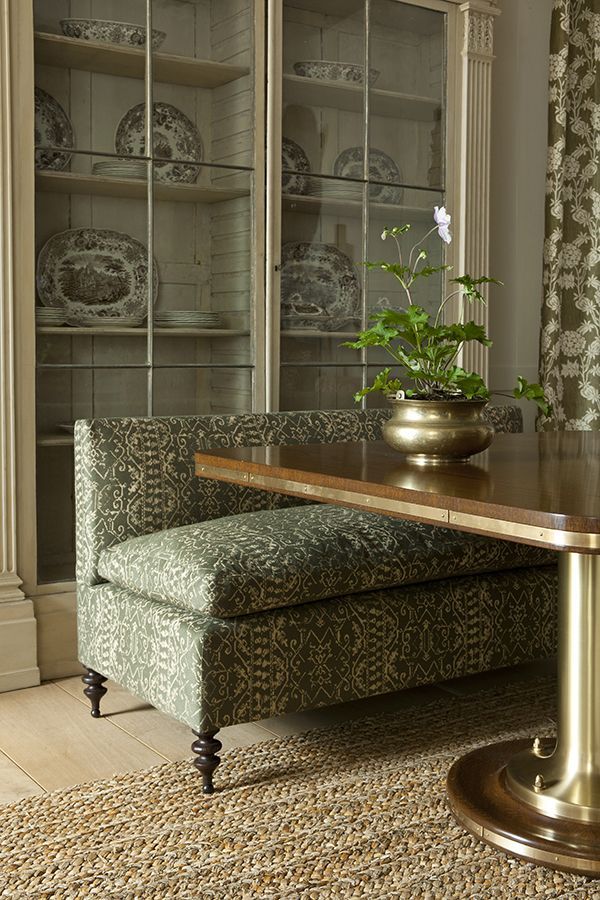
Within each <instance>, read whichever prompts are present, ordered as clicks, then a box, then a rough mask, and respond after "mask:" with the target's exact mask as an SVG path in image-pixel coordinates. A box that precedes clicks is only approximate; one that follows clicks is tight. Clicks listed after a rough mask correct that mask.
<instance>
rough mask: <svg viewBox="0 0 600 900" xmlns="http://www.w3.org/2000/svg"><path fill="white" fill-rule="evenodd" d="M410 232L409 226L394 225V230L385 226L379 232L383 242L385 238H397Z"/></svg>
mask: <svg viewBox="0 0 600 900" xmlns="http://www.w3.org/2000/svg"><path fill="white" fill-rule="evenodd" d="M407 231H410V225H396V226H395V227H394V228H388V227H387V225H386V227H385V228H384V229H383V231H382V232H381V239H382V240H383V241H384V240H385V238H386V237H398V235H400V234H406V232H407Z"/></svg>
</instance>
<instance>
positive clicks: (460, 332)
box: [440, 320, 492, 347]
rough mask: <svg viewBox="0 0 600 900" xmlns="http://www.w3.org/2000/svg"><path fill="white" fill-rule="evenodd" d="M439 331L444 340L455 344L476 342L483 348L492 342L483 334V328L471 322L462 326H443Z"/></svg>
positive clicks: (489, 345)
mask: <svg viewBox="0 0 600 900" xmlns="http://www.w3.org/2000/svg"><path fill="white" fill-rule="evenodd" d="M440 331H443V332H444V337H445V338H446V340H450V341H454V342H455V343H456V344H463V343H465V342H466V341H477V342H478V343H479V344H483V346H484V347H491V346H492V342H491V341H490V339H489V338H488V336H487V334H486V333H485V326H483V325H480V324H478V323H477V322H473V321H472V320H471V321H469V322H465V323H464V324H460V323H455V324H453V325H443V326H441V329H440ZM441 336H442V335H441V334H440V337H441Z"/></svg>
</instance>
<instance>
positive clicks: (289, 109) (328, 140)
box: [282, 0, 365, 184]
mask: <svg viewBox="0 0 600 900" xmlns="http://www.w3.org/2000/svg"><path fill="white" fill-rule="evenodd" d="M283 12H284V30H283V72H284V75H283V148H282V152H283V157H282V161H283V170H284V173H289V172H296V171H301V172H302V171H308V172H317V173H323V174H327V175H333V174H338V172H337V171H336V168H338V167H339V166H340V162H339V161H338V158H339V157H340V154H341V153H342V151H347V149H348V148H356V147H358V148H360V147H363V146H364V139H365V129H364V105H365V98H364V63H365V4H364V2H363V0H336V2H335V3H334V2H319V0H285V2H284V10H283ZM342 174H343V173H342ZM284 184H285V181H284Z"/></svg>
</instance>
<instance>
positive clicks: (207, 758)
mask: <svg viewBox="0 0 600 900" xmlns="http://www.w3.org/2000/svg"><path fill="white" fill-rule="evenodd" d="M217 731H218V728H217V729H215V730H214V731H203V732H202V733H199V732H198V731H194V734H195V735H196V737H197V738H198V740H196V741H194V743H193V744H192V750H193V751H194V753H197V754H198V755H197V757H196V759H195V760H194V765H195V766H196V768H197V769H198V771H199V772H200V774H201V775H202V792H203V793H204V794H212V793H214V790H215V789H214V787H213V780H212V776H213V772H214V771H215V769H216V768H217V766H218V765H219V763H220V762H221V759H220V757H218V756H217V753H218V752H219V750H220V749H221V747H222V746H223V745H222V744H221V741H217V740H216V738H215V734H216V733H217Z"/></svg>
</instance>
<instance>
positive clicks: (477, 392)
mask: <svg viewBox="0 0 600 900" xmlns="http://www.w3.org/2000/svg"><path fill="white" fill-rule="evenodd" d="M448 381H449V383H450V384H452V385H455V386H456V388H457V389H458V390H459V391H460V392H461V393H462V394H464V396H465V397H466V398H467V400H473V399H477V400H487V399H488V398H489V396H490V392H489V391H488V389H487V387H486V386H485V381H484V380H483V378H482V377H481V375H478V374H477V372H465V370H464V369H462V368H461V367H460V366H453V368H452V369H451V370H450V371H449V372H448Z"/></svg>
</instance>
